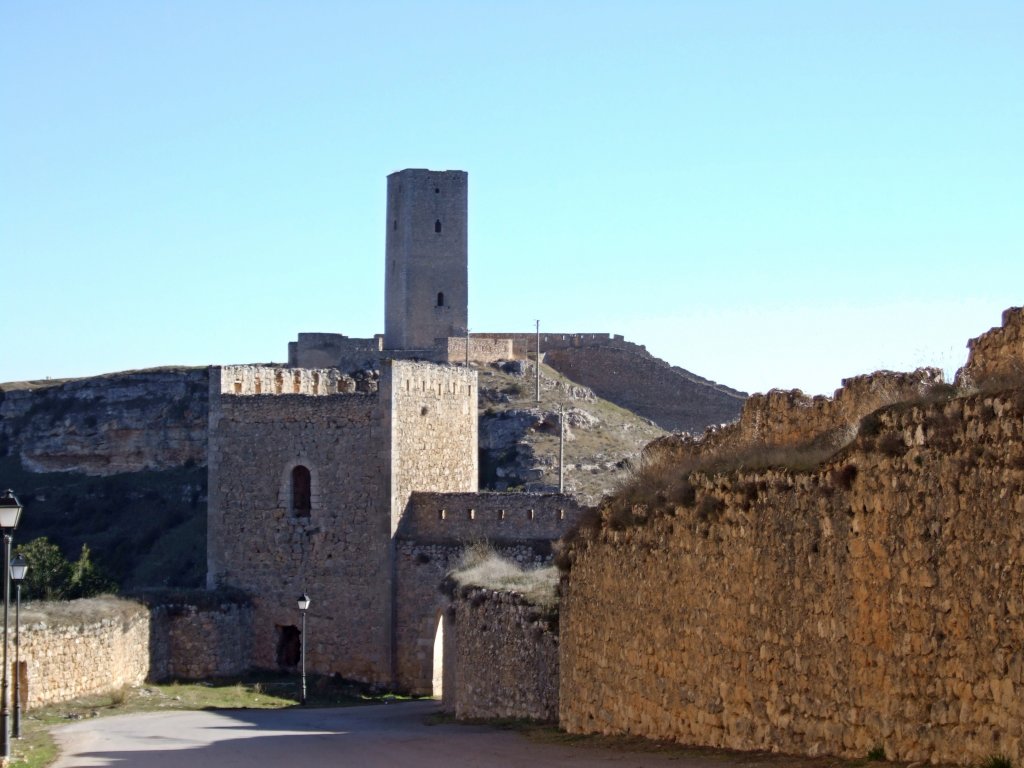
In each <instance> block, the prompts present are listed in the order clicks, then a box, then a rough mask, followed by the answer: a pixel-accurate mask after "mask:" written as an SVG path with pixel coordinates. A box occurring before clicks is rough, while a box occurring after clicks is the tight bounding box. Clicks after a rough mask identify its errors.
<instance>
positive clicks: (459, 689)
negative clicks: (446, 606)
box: [444, 588, 558, 722]
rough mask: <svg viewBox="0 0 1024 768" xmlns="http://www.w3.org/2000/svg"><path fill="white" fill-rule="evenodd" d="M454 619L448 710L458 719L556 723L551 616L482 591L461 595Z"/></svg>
mask: <svg viewBox="0 0 1024 768" xmlns="http://www.w3.org/2000/svg"><path fill="white" fill-rule="evenodd" d="M449 615H450V616H451V620H450V621H449V622H448V627H449V629H448V630H447V631H449V632H453V633H454V635H455V638H454V642H453V643H447V644H446V646H445V650H446V655H445V659H444V665H445V669H446V670H447V669H448V668H449V667H450V668H451V674H449V679H450V680H451V681H452V682H451V683H450V684H448V686H447V687H446V688H445V690H444V708H445V709H446V710H447V711H449V712H452V713H453V714H454V715H455V717H456V718H457V719H459V720H464V719H474V718H496V717H511V718H516V719H527V720H540V721H543V722H551V721H555V720H557V718H558V633H557V630H556V629H555V628H554V627H553V626H552V623H551V620H550V618H549V617H546V616H544V615H543V613H542V612H541V611H538V610H537V608H535V607H534V606H532V605H530V604H529V603H527V602H525V601H524V600H523V599H522V598H520V597H519V596H518V595H515V594H512V593H508V592H494V591H491V590H487V589H479V588H474V589H469V590H464V591H462V592H460V594H459V595H458V596H457V597H456V599H455V601H454V603H453V605H452V609H451V610H450V612H449Z"/></svg>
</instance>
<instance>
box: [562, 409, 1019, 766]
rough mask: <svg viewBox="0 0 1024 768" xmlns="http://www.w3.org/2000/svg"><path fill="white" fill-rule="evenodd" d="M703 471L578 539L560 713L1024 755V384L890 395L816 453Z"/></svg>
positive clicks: (709, 735)
mask: <svg viewBox="0 0 1024 768" xmlns="http://www.w3.org/2000/svg"><path fill="white" fill-rule="evenodd" d="M691 480H692V481H693V483H694V484H695V486H696V494H695V498H693V499H692V500H691V501H690V502H689V503H687V504H682V505H678V506H675V507H673V508H671V509H670V510H668V511H667V513H659V514H653V515H648V514H640V515H638V517H637V520H636V524H635V525H632V526H630V525H623V524H622V523H621V522H620V523H619V524H618V525H615V524H612V523H611V522H607V523H606V525H605V526H604V527H603V528H601V529H600V531H599V532H597V533H585V534H584V536H583V538H581V539H580V540H579V542H578V543H577V544H576V545H575V547H574V549H573V552H572V557H573V563H572V569H571V572H570V575H569V577H568V579H567V580H566V582H565V584H564V585H563V586H564V597H563V603H562V611H561V643H562V655H561V682H560V685H561V692H562V693H561V697H560V722H561V725H562V726H563V727H565V728H566V729H567V730H569V731H570V732H599V733H629V734H637V735H642V736H646V737H650V738H658V739H671V740H676V741H679V742H682V743H687V744H704V745H710V746H718V747H729V748H734V749H745V750H750V749H754V750H760V749H765V750H773V751H782V752H793V753H804V754H812V755H813V754H822V753H833V754H838V755H843V756H847V757H858V758H860V757H863V756H864V755H865V754H867V753H868V751H870V750H873V749H875V748H876V747H882V748H884V750H885V753H886V756H887V757H888V758H889V759H894V760H902V761H917V760H925V761H932V762H954V763H961V764H968V763H977V762H981V761H983V760H985V759H986V758H988V757H989V756H990V755H992V754H1005V755H1007V756H1008V757H1010V758H1011V759H1012V760H1014V761H1019V760H1021V759H1022V758H1024V746H1022V745H1024V393H1022V392H1021V391H1016V392H1007V393H1002V394H999V395H975V396H971V397H966V398H958V399H952V400H948V401H939V402H934V401H933V402H930V403H929V402H926V401H920V402H918V403H917V404H914V403H907V404H901V405H897V406H893V407H890V408H887V409H884V410H882V411H880V412H879V413H878V414H877V415H876V416H874V417H872V420H871V422H870V423H869V424H866V425H865V427H864V428H863V429H862V433H861V435H860V436H859V437H858V438H857V440H856V442H855V443H853V444H852V445H851V446H850V447H849V448H848V449H847V450H846V451H844V452H842V453H841V454H839V455H838V456H836V457H835V459H834V460H832V461H831V462H830V463H828V464H826V465H824V466H822V467H821V468H820V469H818V470H815V471H811V472H806V473H794V472H791V471H784V470H771V471H763V472H757V473H731V474H718V475H702V474H695V475H692V476H691Z"/></svg>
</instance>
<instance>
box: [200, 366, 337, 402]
mask: <svg viewBox="0 0 1024 768" xmlns="http://www.w3.org/2000/svg"><path fill="white" fill-rule="evenodd" d="M354 391H355V382H354V381H353V380H352V379H351V378H350V377H349V376H347V375H345V374H343V373H342V372H341V371H339V370H337V369H336V368H316V369H306V368H294V369H293V368H282V367H281V366H277V365H225V366H222V367H221V368H220V376H219V386H218V390H217V392H216V393H215V394H217V395H313V396H323V395H336V394H339V393H340V394H346V393H350V392H354Z"/></svg>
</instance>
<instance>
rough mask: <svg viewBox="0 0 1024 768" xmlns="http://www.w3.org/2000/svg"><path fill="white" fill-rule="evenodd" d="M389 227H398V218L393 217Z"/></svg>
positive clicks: (393, 228)
mask: <svg viewBox="0 0 1024 768" xmlns="http://www.w3.org/2000/svg"><path fill="white" fill-rule="evenodd" d="M391 229H392V230H395V229H398V219H395V220H394V221H392V222H391Z"/></svg>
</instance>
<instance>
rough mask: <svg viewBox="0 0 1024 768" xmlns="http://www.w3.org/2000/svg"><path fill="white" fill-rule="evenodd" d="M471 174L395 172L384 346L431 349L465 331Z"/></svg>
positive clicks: (391, 190)
mask: <svg viewBox="0 0 1024 768" xmlns="http://www.w3.org/2000/svg"><path fill="white" fill-rule="evenodd" d="M467 180H468V177H467V174H466V172H465V171H428V170H425V169H421V168H409V169H406V170H404V171H398V172H396V173H392V174H391V175H390V176H388V214H387V240H386V243H387V245H386V258H387V263H386V270H387V272H386V277H385V325H384V347H385V349H396V350H413V349H424V350H426V349H432V348H433V346H434V340H435V339H440V338H448V337H451V336H463V335H465V333H466V328H467V325H468V322H469V320H468V318H469V309H468V307H469V286H468V283H469V280H468V245H467V211H468V205H467V201H468V183H467Z"/></svg>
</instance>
